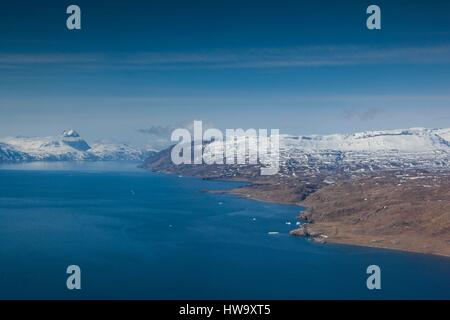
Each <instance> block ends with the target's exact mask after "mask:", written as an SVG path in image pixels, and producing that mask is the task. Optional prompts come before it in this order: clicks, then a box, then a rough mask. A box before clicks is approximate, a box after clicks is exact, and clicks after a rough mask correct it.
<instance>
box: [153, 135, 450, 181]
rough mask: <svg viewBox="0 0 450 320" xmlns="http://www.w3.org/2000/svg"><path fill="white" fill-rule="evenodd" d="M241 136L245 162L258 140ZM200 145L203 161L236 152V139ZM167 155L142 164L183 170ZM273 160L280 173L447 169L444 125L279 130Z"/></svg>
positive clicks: (221, 172)
mask: <svg viewBox="0 0 450 320" xmlns="http://www.w3.org/2000/svg"><path fill="white" fill-rule="evenodd" d="M245 139H248V148H249V152H248V154H247V155H246V156H245V158H246V159H247V163H249V160H253V161H255V157H256V156H257V154H258V152H257V151H258V139H257V138H256V137H250V138H247V137H245V136H241V137H238V138H237V140H236V141H238V142H239V141H241V142H242V141H243V140H245ZM203 147H204V149H203V160H204V161H205V162H206V163H212V161H211V159H218V156H217V155H219V157H220V155H221V154H223V153H222V151H223V150H225V154H233V153H235V154H237V153H238V152H237V150H236V149H238V147H237V144H236V143H235V142H233V141H228V140H226V141H225V142H221V141H214V142H211V143H206V144H204V145H203ZM169 155H170V152H167V151H163V152H161V153H160V156H159V157H158V156H153V157H151V158H150V159H148V160H147V161H146V164H145V166H147V167H150V168H154V169H156V170H163V171H177V170H178V169H183V170H187V169H186V168H181V167H179V168H178V169H177V168H176V166H173V168H171V167H169V165H168V163H169V162H170V159H165V160H164V159H162V158H163V157H165V158H168V156H169ZM259 160H260V158H259ZM279 160H280V174H282V175H283V174H287V175H292V174H293V175H295V174H296V173H300V172H301V173H305V172H310V173H311V174H314V173H318V172H325V171H327V172H356V171H371V170H378V169H400V168H415V169H420V168H427V169H428V168H438V169H450V129H425V128H412V129H399V130H385V131H366V132H360V133H353V134H332V135H309V136H293V135H280V136H279ZM200 162H201V161H200ZM260 162H261V161H260ZM197 163H199V161H198V159H197ZM253 163H255V162H253ZM263 163H264V162H263ZM259 165H260V163H259V164H258V165H257V166H256V167H258V166H259ZM190 167H191V166H190ZM205 167H207V166H205ZM189 170H190V169H189ZM202 170H208V169H207V168H202ZM209 170H210V171H211V170H214V171H215V175H216V176H236V175H240V174H242V172H243V170H247V169H243V167H242V166H239V165H226V166H210V167H209Z"/></svg>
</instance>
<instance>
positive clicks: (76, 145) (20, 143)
mask: <svg viewBox="0 0 450 320" xmlns="http://www.w3.org/2000/svg"><path fill="white" fill-rule="evenodd" d="M152 152H153V151H152V150H142V149H139V148H136V147H134V146H131V145H128V144H111V143H94V144H92V145H90V144H89V143H88V142H86V141H85V140H84V139H82V138H81V136H80V135H79V133H78V132H76V131H75V130H64V131H63V133H62V134H61V135H59V136H54V137H53V136H51V137H15V138H3V139H1V138H0V163H1V162H8V163H15V162H29V161H142V160H143V159H145V158H146V157H148V156H149V155H151V154H152Z"/></svg>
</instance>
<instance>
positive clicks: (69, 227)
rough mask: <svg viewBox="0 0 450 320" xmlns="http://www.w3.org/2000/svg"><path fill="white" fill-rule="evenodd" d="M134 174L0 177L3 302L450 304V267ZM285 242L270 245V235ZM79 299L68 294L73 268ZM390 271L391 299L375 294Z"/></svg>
mask: <svg viewBox="0 0 450 320" xmlns="http://www.w3.org/2000/svg"><path fill="white" fill-rule="evenodd" d="M236 185H238V184H237V183H230V182H217V181H215V182H212V181H202V180H199V179H193V178H186V177H177V176H168V175H160V174H152V173H149V172H145V171H142V170H140V169H136V168H135V164H131V165H124V164H122V165H118V164H113V163H108V164H105V163H103V164H92V163H90V164H47V165H46V164H29V165H21V166H3V167H1V168H0V298H3V299H4V298H8V299H10V298H42V299H45V298H59V299H73V298H82V299H85V298H87V299H89V298H139V299H140V298H150V299H153V298H156V299H198V298H208V299H218V298H234V299H240V298H246V299H272V298H273V299H313V298H325V299H328V298H340V299H346V298H361V299H378V298H402V299H406V298H446V299H449V298H450V259H448V258H443V257H435V256H426V255H420V254H410V253H403V252H396V251H391V250H379V249H371V248H363V247H354V246H343V245H332V244H326V245H321V244H315V243H311V242H309V241H307V240H305V239H302V238H295V237H292V236H289V235H288V232H289V230H290V229H292V228H294V226H293V225H287V224H286V222H287V221H291V222H292V223H293V224H294V223H295V217H296V215H297V213H298V211H299V208H298V207H294V206H284V205H277V204H270V203H264V202H258V201H252V200H247V199H242V198H238V197H235V196H230V195H223V194H211V193H205V192H201V190H204V189H224V188H230V187H233V186H236ZM273 231H277V232H280V233H279V234H276V235H270V234H268V232H273ZM71 264H76V265H79V266H80V267H81V270H82V290H79V291H76V290H74V291H69V290H67V289H66V278H67V274H66V268H67V266H68V265H71ZM371 264H377V265H379V266H380V267H381V272H382V278H381V284H382V289H381V290H376V291H370V290H368V289H367V287H366V278H367V274H366V268H367V266H369V265H371Z"/></svg>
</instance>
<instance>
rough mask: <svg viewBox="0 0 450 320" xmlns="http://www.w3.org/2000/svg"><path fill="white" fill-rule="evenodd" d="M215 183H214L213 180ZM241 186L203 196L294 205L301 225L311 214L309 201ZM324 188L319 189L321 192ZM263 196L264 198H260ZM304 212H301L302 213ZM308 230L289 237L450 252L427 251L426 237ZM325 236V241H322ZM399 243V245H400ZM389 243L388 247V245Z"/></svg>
mask: <svg viewBox="0 0 450 320" xmlns="http://www.w3.org/2000/svg"><path fill="white" fill-rule="evenodd" d="M212 180H214V179H212ZM222 180H223V181H236V180H235V179H231V180H228V179H222ZM240 181H243V182H247V183H249V184H248V185H246V186H243V187H239V188H233V189H226V190H205V192H209V193H219V194H231V195H234V196H238V197H241V198H244V199H249V200H254V201H262V202H269V203H277V204H282V205H295V206H297V207H298V208H299V212H298V215H297V219H298V221H301V220H302V218H301V216H302V215H304V214H310V212H311V210H312V208H311V207H310V206H308V204H307V203H305V202H308V199H306V200H305V201H298V202H292V201H283V200H281V199H277V198H276V197H274V196H273V195H270V194H265V193H264V192H254V190H253V189H252V187H255V184H254V183H253V182H251V181H249V180H245V181H244V179H243V180H240ZM322 189H323V188H321V189H319V191H322ZM322 192H323V191H322ZM261 195H263V197H261ZM302 208H303V209H302ZM305 225H306V226H307V228H308V229H309V233H308V234H304V233H303V232H301V231H300V232H298V231H299V230H301V228H296V229H293V230H292V231H291V233H290V234H291V235H292V236H298V237H304V238H309V239H311V240H312V241H314V242H316V243H318V244H326V243H330V244H339V245H349V246H359V247H367V248H376V249H386V250H394V251H400V252H406V253H416V254H424V255H432V256H437V257H445V258H450V252H447V250H445V251H442V250H441V249H432V248H431V249H430V247H429V246H427V245H426V243H427V241H426V240H427V239H425V238H426V237H417V235H415V236H411V235H409V234H406V235H402V234H401V235H397V236H386V235H378V236H374V235H370V234H368V235H364V234H363V235H361V234H356V233H355V234H353V233H352V232H348V229H349V228H348V226H347V225H345V223H342V222H338V221H335V222H334V223H332V224H331V223H330V222H320V221H319V222H317V221H314V222H313V223H307V224H305ZM333 229H340V230H345V232H344V233H345V234H344V235H341V234H340V235H339V236H334V235H333V234H332V232H330V230H333ZM324 236H325V237H324ZM399 239H400V240H401V241H399ZM390 241H391V243H389V242H390ZM420 242H422V243H425V245H424V244H422V246H421V247H414V246H413V244H414V245H415V244H417V243H420Z"/></svg>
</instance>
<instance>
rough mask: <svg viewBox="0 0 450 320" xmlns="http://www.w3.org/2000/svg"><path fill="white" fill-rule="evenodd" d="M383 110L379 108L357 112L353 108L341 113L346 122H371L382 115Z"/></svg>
mask: <svg viewBox="0 0 450 320" xmlns="http://www.w3.org/2000/svg"><path fill="white" fill-rule="evenodd" d="M384 113H385V110H383V109H381V108H368V109H363V110H358V109H355V108H351V109H345V110H343V111H342V116H343V117H344V119H346V120H355V119H356V120H360V121H372V120H375V119H376V118H378V117H379V116H380V115H382V114H384Z"/></svg>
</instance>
